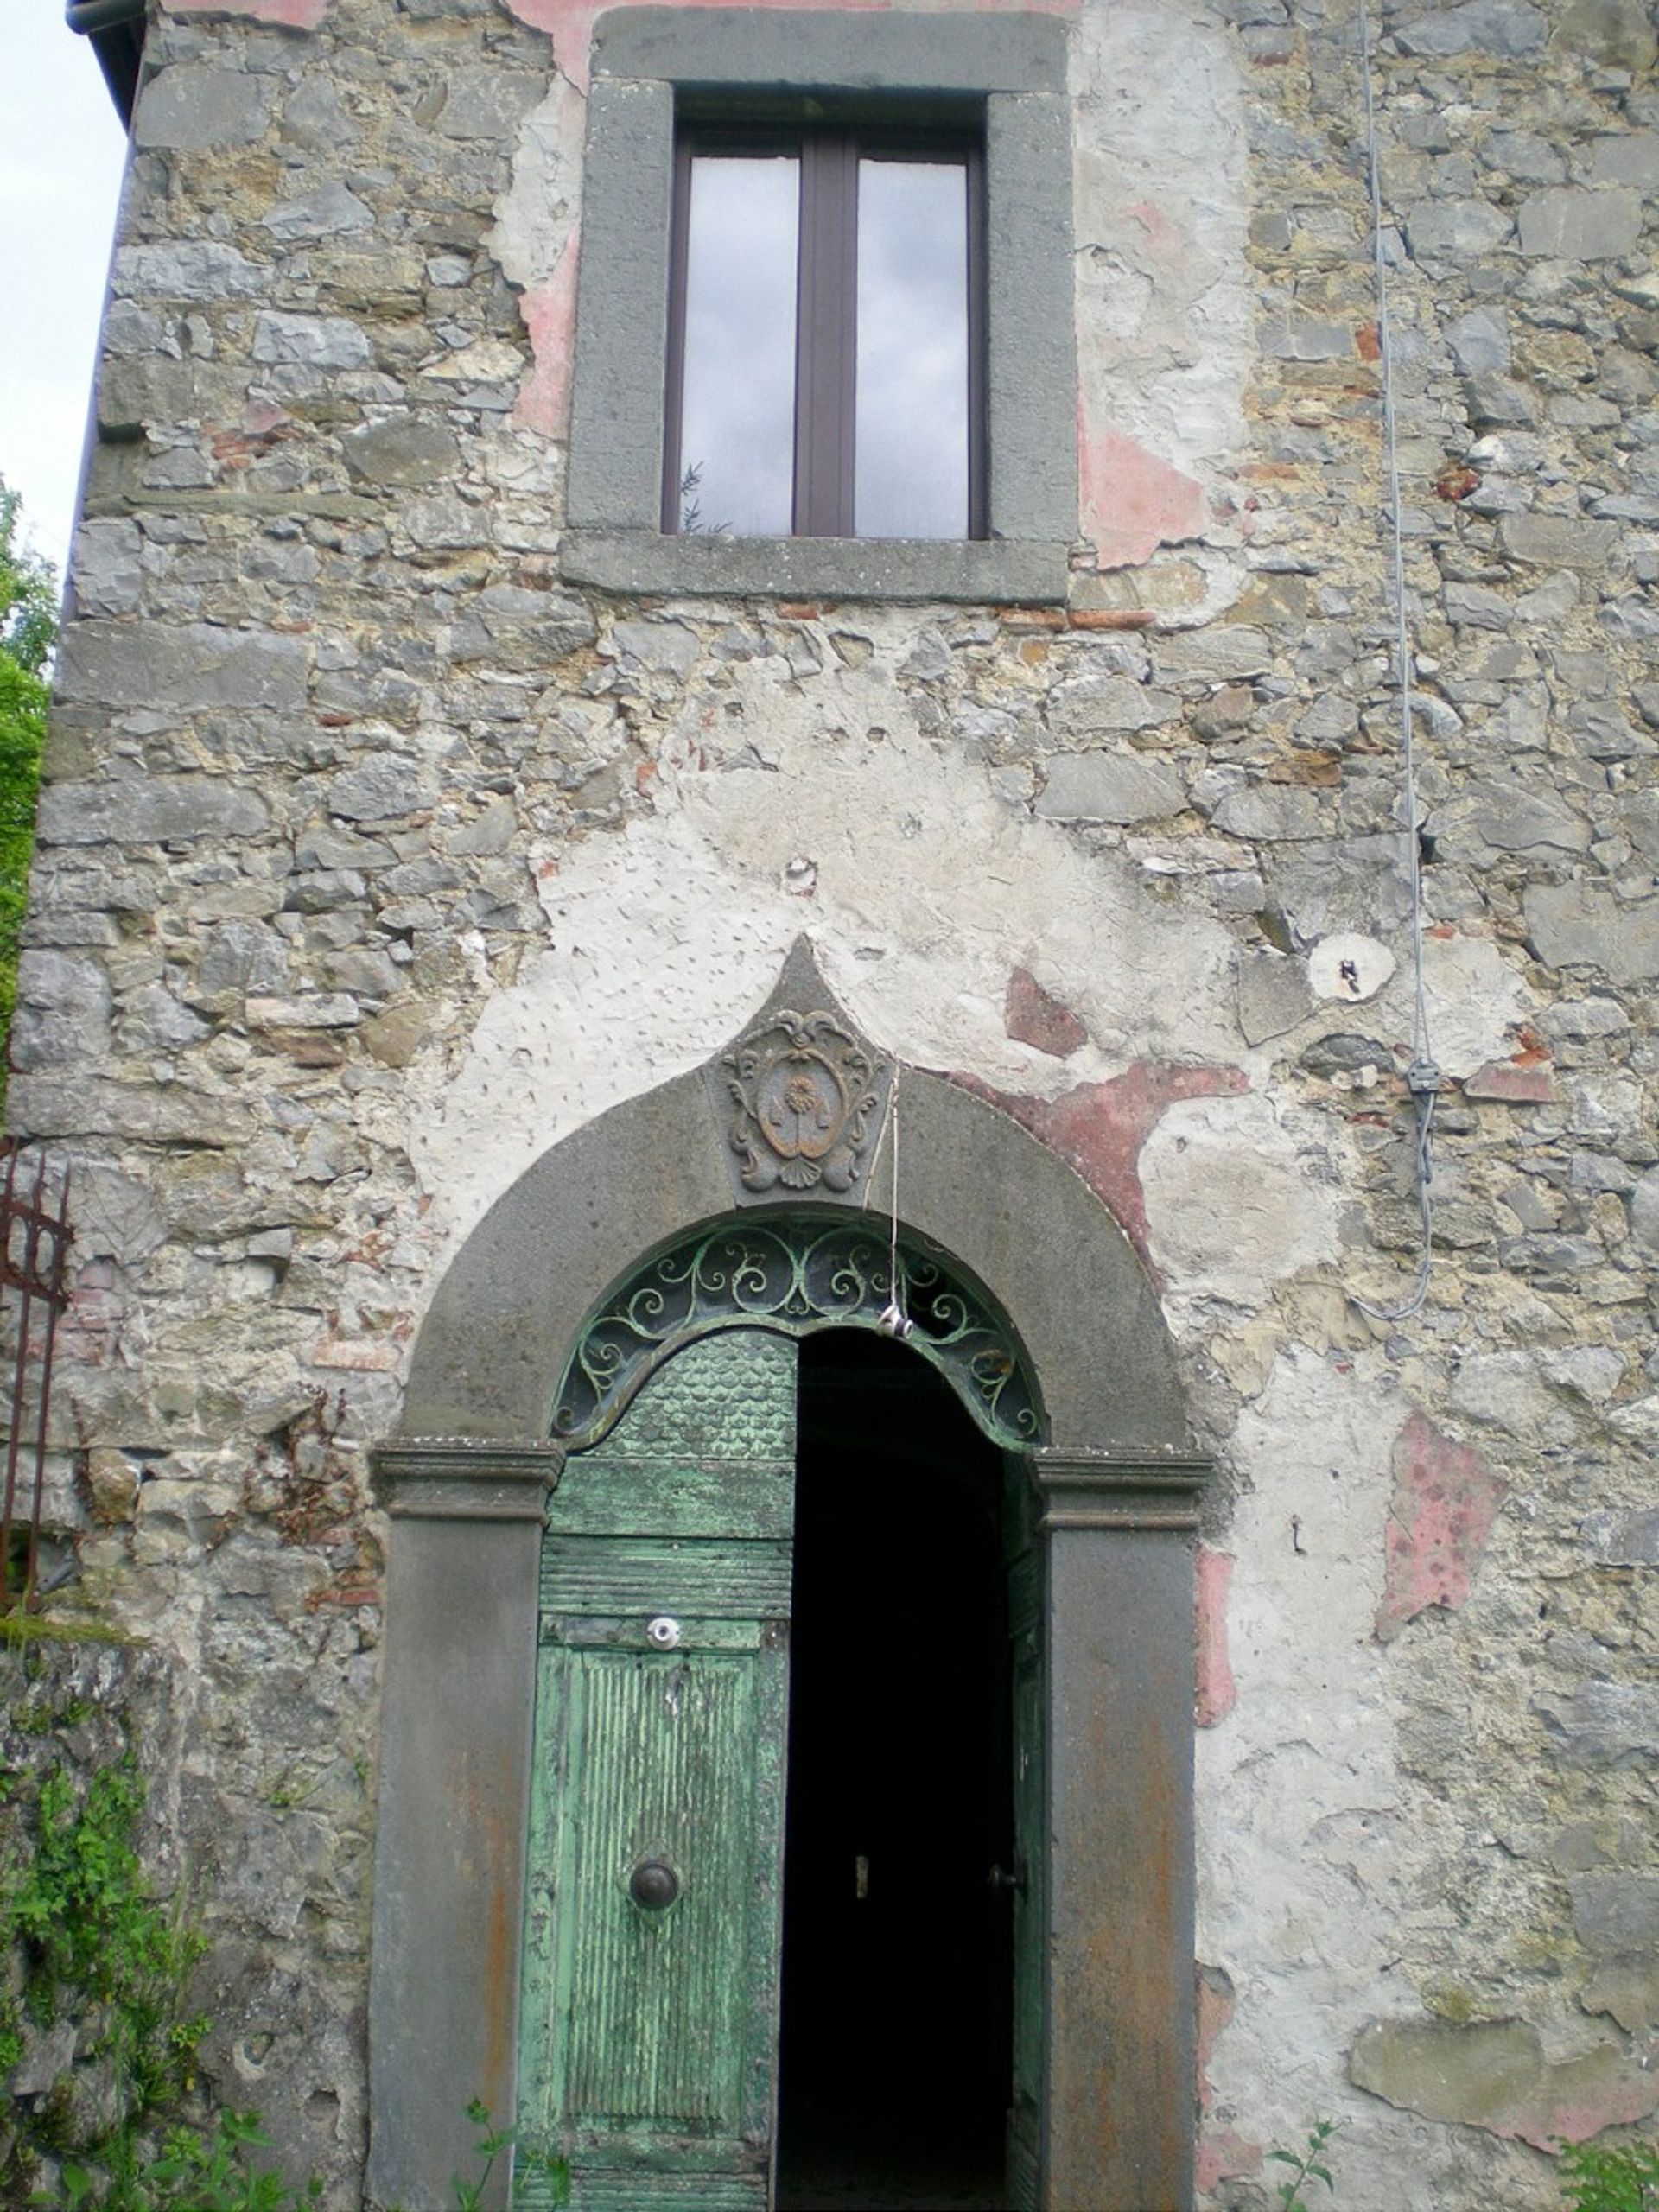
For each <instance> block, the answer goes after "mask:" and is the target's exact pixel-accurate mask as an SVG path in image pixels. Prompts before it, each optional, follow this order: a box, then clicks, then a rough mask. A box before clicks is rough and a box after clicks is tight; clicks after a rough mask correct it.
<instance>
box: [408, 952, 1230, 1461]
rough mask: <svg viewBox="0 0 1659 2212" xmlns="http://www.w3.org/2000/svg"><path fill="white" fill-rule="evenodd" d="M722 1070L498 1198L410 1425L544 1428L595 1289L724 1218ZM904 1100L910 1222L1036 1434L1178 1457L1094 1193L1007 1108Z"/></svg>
mask: <svg viewBox="0 0 1659 2212" xmlns="http://www.w3.org/2000/svg"><path fill="white" fill-rule="evenodd" d="M804 964H805V963H804V960H803V958H802V956H801V954H800V953H798V954H797V955H795V956H792V957H791V963H790V967H789V968H787V969H785V976H784V979H783V982H782V984H781V985H780V995H787V996H790V997H792V998H794V999H795V1000H797V1001H806V998H807V990H808V989H809V988H815V989H816V991H817V993H818V994H820V995H821V996H820V998H819V999H818V1001H817V1002H818V1003H820V1004H822V1003H823V1002H824V1001H828V993H827V990H826V989H825V987H824V986H823V983H822V982H818V981H816V971H815V970H813V971H811V974H810V976H803V975H801V974H800V973H799V969H800V968H801V967H802V966H803V965H804ZM791 970H794V971H795V972H793V973H791ZM804 986H805V988H803V987H804ZM777 996H778V995H774V1002H776V998H777ZM829 1003H831V1004H833V1001H829ZM716 1065H718V1061H717V1060H716V1061H715V1062H711V1063H710V1064H709V1069H698V1070H696V1071H693V1072H692V1073H690V1074H688V1075H683V1076H680V1077H676V1078H675V1079H674V1080H673V1081H671V1082H670V1083H665V1084H662V1085H661V1086H660V1087H659V1088H658V1089H657V1090H651V1091H647V1092H645V1093H644V1094H643V1095H642V1096H638V1097H634V1098H629V1099H626V1100H624V1101H623V1102H622V1103H621V1104H620V1105H617V1106H613V1107H612V1108H611V1109H610V1110H609V1111H608V1112H607V1113H604V1114H601V1115H600V1116H597V1117H596V1118H595V1119H594V1121H592V1122H588V1123H587V1124H586V1126H585V1127H583V1128H580V1129H577V1130H575V1132H574V1133H573V1134H572V1135H569V1136H568V1137H566V1138H564V1139H563V1140H562V1141H560V1142H559V1143H557V1144H556V1145H553V1146H551V1147H550V1148H549V1150H548V1151H546V1152H545V1153H543V1154H542V1156H541V1158H540V1159H539V1160H536V1161H535V1162H534V1163H533V1164H532V1165H531V1166H530V1167H528V1168H526V1169H525V1171H524V1173H523V1174H522V1175H521V1176H520V1177H519V1178H518V1181H517V1182H516V1183H514V1184H513V1185H512V1188H511V1189H510V1190H508V1191H507V1192H505V1193H504V1194H503V1195H502V1196H501V1197H500V1198H498V1199H497V1200H496V1202H495V1204H494V1205H493V1206H492V1207H491V1208H490V1210H489V1211H488V1212H487V1213H486V1215H485V1216H484V1217H483V1218H482V1220H481V1221H480V1223H479V1224H478V1225H477V1227H476V1228H475V1229H474V1230H473V1232H472V1234H471V1236H468V1238H467V1242H466V1243H465V1244H463V1245H462V1247H461V1250H460V1251H459V1252H458V1253H457V1254H456V1255H455V1257H454V1260H453V1261H452V1262H451V1263H450V1265H449V1268H448V1271H447V1272H446V1274H445V1276H444V1279H443V1281H442V1283H441V1284H440V1286H439V1288H438V1293H437V1295H436V1297H435V1299H434V1300H433V1303H432V1306H431V1307H430V1309H429V1312H428V1314H427V1317H426V1319H425V1322H424V1324H423V1327H422V1330H421V1332H420V1336H419V1338H418V1339H417V1341H416V1347H415V1353H414V1357H413V1360H412V1362H411V1364H410V1376H409V1383H408V1389H407V1392H406V1395H405V1398H404V1418H403V1421H402V1423H401V1427H402V1430H403V1433H404V1434H405V1435H410V1436H469V1437H480V1438H499V1439H500V1440H503V1441H505V1440H523V1439H528V1438H532V1437H537V1438H544V1437H547V1436H550V1435H551V1433H552V1431H553V1416H554V1406H555V1399H556V1395H557V1391H558V1386H559V1383H560V1381H561V1379H562V1377H563V1372H564V1368H565V1364H566V1362H567V1361H568V1360H569V1356H570V1352H571V1350H572V1348H573V1346H574V1345H575V1341H576V1338H577V1336H578V1334H579V1333H580V1332H581V1330H582V1326H583V1325H584V1324H585V1322H586V1321H587V1319H588V1316H589V1315H590V1314H591V1313H594V1311H595V1310H596V1309H597V1307H598V1306H599V1304H600V1301H601V1300H602V1299H603V1297H604V1296H605V1294H606V1292H607V1290H608V1289H609V1288H610V1287H612V1286H613V1284H615V1283H617V1282H620V1281H622V1280H623V1279H624V1278H626V1276H627V1275H628V1274H630V1273H631V1272H632V1270H633V1269H634V1268H637V1267H638V1266H639V1263H640V1262H641V1261H642V1260H643V1259H645V1258H646V1257H648V1256H649V1255H652V1254H654V1253H657V1252H659V1251H661V1250H663V1249H666V1248H667V1247H668V1246H669V1245H671V1244H672V1243H676V1242H677V1241H678V1240H679V1239H680V1238H681V1237H683V1236H685V1235H686V1234H687V1233H688V1231H690V1230H695V1229H696V1228H697V1227H698V1226H699V1225H700V1224H707V1223H711V1222H714V1221H716V1220H718V1219H719V1218H721V1217H722V1216H724V1215H726V1214H728V1213H729V1212H731V1211H733V1206H734V1178H733V1173H732V1154H731V1146H730V1141H729V1138H728V1135H726V1134H725V1132H724V1131H723V1129H722V1127H721V1122H720V1120H719V1119H718V1117H717V1116H716V1115H715V1113H714V1112H713V1111H711V1110H710V1096H709V1094H710V1070H712V1069H713V1068H715V1066H716ZM902 1102H903V1103H902V1110H903V1116H904V1146H903V1154H902V1160H901V1168H900V1177H899V1186H900V1188H899V1212H900V1216H901V1218H902V1220H903V1222H904V1224H905V1226H906V1230H907V1231H908V1233H909V1234H911V1235H912V1236H915V1237H916V1238H918V1240H919V1241H920V1242H922V1243H925V1244H927V1245H930V1246H931V1247H932V1248H933V1249H934V1250H936V1251H938V1252H939V1253H940V1254H942V1255H945V1256H946V1257H947V1258H948V1260H949V1261H950V1262H952V1263H953V1264H954V1265H955V1266H956V1267H957V1268H960V1269H961V1270H962V1271H963V1273H964V1274H966V1275H967V1276H968V1277H969V1279H971V1280H972V1281H975V1282H976V1283H978V1284H980V1285H982V1287H983V1288H984V1289H985V1291H986V1292H987V1293H988V1295H989V1297H990V1298H991V1299H992V1300H994V1301H995V1305H996V1306H997V1307H998V1308H999V1309H1000V1311H1001V1313H1003V1314H1004V1315H1006V1317H1007V1320H1008V1323H1009V1325H1011V1327H1012V1329H1013V1330H1014V1334H1015V1336H1016V1337H1017V1338H1018V1340H1019V1342H1020V1344H1021V1345H1022V1346H1023V1347H1024V1350H1025V1352H1026V1355H1027V1358H1028V1359H1029V1361H1030V1363H1031V1368H1032V1371H1033V1376H1035V1378H1036V1381H1037V1385H1038V1388H1039V1390H1040V1392H1041V1395H1042V1402H1043V1406H1044V1408H1045V1414H1046V1434H1045V1437H1044V1441H1046V1442H1047V1443H1050V1444H1053V1445H1058V1446H1084V1447H1085V1448H1087V1449H1090V1450H1092V1451H1121V1452H1183V1451H1185V1449H1186V1421H1185V1409H1184V1406H1183V1402H1182V1394H1181V1388H1180V1383H1179V1376H1178V1373H1177V1370H1176V1365H1175V1358H1174V1353H1173V1348H1172V1346H1171V1344H1170V1340H1169V1336H1168V1332H1167V1331H1166V1327H1165V1325H1164V1319H1163V1315H1162V1313H1161V1312H1160V1308H1159V1305H1158V1300H1157V1297H1156V1294H1155V1293H1154V1290H1153V1287H1152V1285H1151V1283H1150V1281H1148V1279H1147V1274H1146V1270H1145V1269H1144V1268H1143V1267H1142V1265H1141V1261H1140V1259H1139V1258H1138V1256H1137V1255H1136V1254H1135V1249H1134V1248H1133V1247H1132V1246H1131V1244H1130V1243H1129V1241H1128V1237H1127V1236H1125V1235H1124V1233H1123V1231H1122V1229H1120V1228H1119V1226H1118V1224H1117V1223H1116V1221H1115V1220H1114V1219H1113V1217H1112V1216H1111V1215H1110V1214H1109V1212H1108V1211H1107V1210H1106V1208H1105V1207H1104V1206H1103V1205H1102V1204H1101V1202H1100V1200H1099V1199H1098V1198H1096V1196H1095V1194H1094V1192H1092V1191H1091V1190H1090V1188H1089V1187H1088V1185H1086V1184H1085V1183H1084V1181H1083V1179H1082V1178H1081V1177H1080V1176H1079V1175H1077V1173H1076V1171H1075V1170H1074V1169H1072V1168H1071V1167H1070V1166H1067V1165H1066V1164H1065V1161H1063V1160H1060V1159H1058V1157H1057V1156H1056V1154H1053V1153H1052V1152H1050V1151H1049V1150H1048V1148H1047V1147H1046V1146H1044V1145H1042V1144H1040V1143H1039V1142H1038V1141H1037V1140H1036V1138H1034V1137H1033V1136H1032V1135H1029V1134H1028V1133H1027V1131H1026V1130H1025V1129H1023V1128H1020V1125H1019V1123H1018V1122H1015V1121H1014V1120H1013V1119H1012V1117H1011V1116H1008V1115H1007V1114H1005V1113H1003V1112H1002V1111H1001V1109H1000V1108H998V1107H996V1106H994V1105H992V1104H990V1103H988V1101H987V1100H985V1099H983V1098H982V1097H979V1096H976V1094H975V1093H974V1092H972V1091H970V1090H966V1089H964V1088H963V1086H961V1085H960V1084H956V1083H953V1082H952V1081H951V1080H950V1078H949V1077H944V1076H939V1075H935V1074H932V1073H931V1072H930V1071H927V1070H926V1069H922V1068H909V1067H906V1068H905V1069H903V1071H902ZM869 1181H870V1187H869V1192H868V1208H869V1210H870V1211H872V1212H874V1213H875V1214H876V1215H878V1216H879V1217H880V1218H881V1219H883V1220H885V1219H886V1217H887V1209H888V1207H889V1206H890V1205H891V1203H892V1196H893V1186H892V1165H891V1150H890V1148H889V1149H887V1150H883V1151H882V1152H881V1153H880V1155H879V1157H878V1158H877V1159H876V1160H875V1163H874V1168H873V1170H872V1172H871V1174H870V1179H869ZM736 1195H737V1196H738V1197H739V1198H742V1197H743V1196H744V1194H743V1193H742V1192H738V1193H737V1194H736ZM865 1204H866V1199H865V1195H864V1189H863V1187H862V1185H857V1186H855V1188H854V1190H853V1192H851V1193H850V1194H844V1193H843V1194H832V1193H828V1192H815V1193H812V1194H810V1195H809V1196H806V1197H804V1201H803V1210H806V1211H820V1210H821V1211H823V1214H824V1216H825V1217H826V1218H829V1217H832V1216H833V1215H835V1214H836V1213H844V1212H846V1211H849V1210H859V1209H861V1208H862V1207H863V1206H864V1205H865Z"/></svg>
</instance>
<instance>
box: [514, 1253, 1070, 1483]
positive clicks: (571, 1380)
mask: <svg viewBox="0 0 1659 2212" xmlns="http://www.w3.org/2000/svg"><path fill="white" fill-rule="evenodd" d="M899 1277H900V1281H899V1283H898V1284H897V1285H895V1283H894V1281H893V1268H892V1265H891V1262H890V1257H889V1253H888V1248H887V1238H886V1236H883V1235H881V1234H880V1233H878V1232H877V1231H876V1230H874V1228H873V1227H872V1226H871V1225H869V1224H865V1223H857V1222H854V1223H849V1222H846V1221H840V1222H836V1223H835V1224H832V1225H830V1226H828V1227H826V1226H823V1225H822V1224H816V1223H815V1224H804V1223H797V1222H791V1221H766V1222H758V1221H742V1222H738V1223H734V1224H728V1225H726V1226H723V1227H721V1228H720V1229H716V1230H709V1231H708V1232H706V1233H705V1234H703V1235H702V1236H697V1237H694V1238H691V1239H689V1240H688V1241H687V1242H686V1243H683V1244H678V1245H676V1246H675V1247H674V1248H673V1249H672V1250H671V1251H668V1252H665V1253H663V1254H662V1255H660V1256H659V1257H658V1258H657V1259H655V1260H652V1262H649V1263H648V1264H647V1265H646V1266H645V1268H641V1269H640V1271H639V1274H636V1275H634V1276H633V1277H632V1279H631V1280H630V1281H627V1282H626V1283H625V1284H624V1285H623V1286H622V1287H621V1288H620V1290H619V1291H617V1293H616V1294H614V1296H613V1297H612V1298H611V1299H610V1300H608V1301H607V1304H606V1306H605V1307H604V1309H603V1311H602V1312H601V1313H599V1314H598V1315H597V1316H596V1317H595V1318H594V1319H593V1320H592V1321H591V1322H589V1324H588V1326H587V1328H586V1329H585V1330H584V1331H583V1332H582V1338H581V1340H580V1342H579V1343H578V1344H577V1346H576V1349H575V1352H574V1354H573V1355H572V1357H571V1360H570V1364H569V1367H568V1369H567V1370H566V1371H565V1376H564V1381H563V1386H562V1388H561V1389H560V1392H559V1400H558V1409H557V1412H556V1414H555V1415H554V1421H553V1433H554V1435H555V1436H556V1437H557V1438H559V1439H560V1440H563V1442H565V1443H567V1444H569V1445H570V1446H582V1445H584V1444H592V1443H595V1442H597V1440H598V1439H599V1438H600V1437H601V1436H602V1435H603V1434H604V1433H605V1432H606V1430H607V1429H608V1428H609V1427H611V1425H612V1423H613V1421H615V1420H616V1419H617V1418H618V1416H619V1415H620V1413H621V1412H622V1410H623V1408H625V1407H626V1404H627V1402H628V1401H629V1400H630V1399H631V1398H632V1396H633V1395H634V1392H635V1391H636V1390H637V1389H639V1385H640V1384H641V1383H643V1382H644V1381H645V1377H646V1376H647V1375H649V1374H650V1373H651V1372H652V1369H653V1368H655V1367H656V1366H657V1365H658V1363H660V1362H661V1361H662V1360H663V1359H664V1358H666V1357H668V1355H669V1354H670V1353H671V1352H672V1351H677V1350H678V1348H679V1347H680V1345H682V1344H689V1343H690V1342H691V1341H692V1340H693V1339H694V1338H698V1337H704V1336H709V1335H710V1334H712V1333H713V1332H715V1330H719V1329H733V1328H745V1327H756V1326H758V1327H761V1328H768V1329H779V1330H782V1331H784V1332H786V1333H787V1334H789V1335H791V1336H807V1335H810V1333H811V1332H813V1331H815V1330H817V1329H831V1328H866V1329H874V1328H875V1327H876V1325H877V1324H878V1323H879V1321H880V1319H881V1316H882V1314H883V1313H884V1312H885V1311H886V1310H887V1307H888V1306H890V1305H891V1304H892V1303H893V1300H894V1299H895V1297H897V1298H898V1299H899V1302H900V1303H901V1304H902V1305H903V1306H904V1308H905V1311H906V1313H907V1315H908V1317H909V1319H910V1320H911V1322H912V1324H913V1328H912V1333H911V1334H910V1336H909V1337H908V1338H906V1342H907V1343H908V1344H910V1346H911V1348H912V1350H913V1351H917V1352H919V1353H920V1355H921V1356H922V1357H923V1358H924V1359H925V1360H927V1361H928V1362H929V1363H931V1365H932V1366H934V1367H936V1368H938V1370H939V1372H940V1373H941V1374H942V1375H943V1376H944V1377H945V1378H946V1380H947V1381H948V1382H949V1383H950V1384H951V1385H952V1387H953V1388H954V1389H955V1390H956V1391H957V1395H958V1396H959V1397H960V1398H961V1399H962V1400H963V1403H964V1404H965V1405H966V1406H967V1408H968V1410H969V1413H970V1414H972V1415H973V1417H974V1419H975V1421H976V1422H977V1423H978V1424H979V1426H980V1427H981V1428H982V1429H983V1430H984V1432H985V1433H986V1434H987V1435H988V1436H989V1437H990V1438H991V1439H992V1440H994V1441H995V1442H996V1443H999V1444H1002V1445H1007V1446H1013V1445H1025V1444H1030V1443H1032V1442H1033V1441H1034V1440H1035V1439H1036V1436H1037V1433H1038V1416H1037V1408H1036V1401H1035V1395H1034V1393H1033V1389H1032V1387H1031V1382H1030V1378H1029V1377H1028V1376H1027V1373H1026V1371H1025V1369H1024V1367H1023V1365H1022V1363H1021V1362H1020V1357H1019V1353H1018V1351H1017V1350H1016V1349H1015V1347H1014V1343H1013V1341H1012V1339H1011V1338H1010V1337H1009V1334H1008V1332H1007V1328H1006V1327H1005V1326H1004V1325H1003V1324H1002V1323H1001V1321H1000V1320H999V1319H997V1317H996V1316H995V1314H994V1313H992V1312H991V1310H990V1308H989V1306H988V1305H987V1303H986V1302H985V1300H983V1299H982V1298H981V1297H979V1296H978V1295H977V1294H976V1293H975V1292H974V1291H972V1290H971V1289H970V1288H969V1287H968V1286H967V1285H966V1284H964V1283H963V1282H962V1281H960V1280H959V1279H958V1278H957V1277H956V1276H955V1275H953V1274H951V1273H950V1271H949V1269H948V1268H946V1266H945V1265H944V1262H941V1261H940V1260H938V1259H936V1258H935V1257H934V1256H933V1255H931V1254H930V1253H928V1252H925V1251H924V1250H923V1249H921V1247H920V1246H918V1245H916V1244H912V1243H910V1242H909V1241H908V1240H907V1239H906V1238H904V1237H900V1239H899Z"/></svg>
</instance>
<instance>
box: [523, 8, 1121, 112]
mask: <svg viewBox="0 0 1659 2212" xmlns="http://www.w3.org/2000/svg"><path fill="white" fill-rule="evenodd" d="M619 4H620V0H507V5H508V6H509V7H510V8H511V9H512V12H513V14H514V15H515V16H518V20H519V22H521V23H528V24H529V25H530V27H531V29H532V30H537V31H545V32H546V33H547V34H548V35H549V37H550V38H551V40H552V41H553V58H554V60H555V61H556V62H557V64H558V66H559V67H560V68H561V69H562V70H563V72H564V74H565V75H566V76H567V77H568V78H569V79H570V82H571V83H572V84H573V85H575V86H576V88H577V89H578V91H581V92H586V91H587V89H588V64H589V58H590V54H591V51H592V47H593V37H594V24H595V23H596V22H598V20H599V18H600V17H601V16H602V15H604V14H606V13H607V11H608V10H609V9H611V8H613V7H615V6H617V5H619ZM681 4H682V5H683V6H694V7H696V6H701V7H717V6H720V5H722V4H723V0H681ZM750 4H751V5H752V6H754V7H760V8H814V7H821V6H822V5H823V0H750ZM888 4H889V0H842V5H843V6H844V7H849V8H857V9H864V10H885V9H886V8H887V6H888ZM1080 4H1081V0H973V4H972V5H971V6H970V7H969V8H968V9H966V10H964V12H965V13H968V14H972V15H997V14H1000V13H1001V12H1002V11H1003V10H1005V9H1006V10H1009V11H1010V12H1012V11H1013V10H1015V9H1016V8H1021V7H1025V6H1027V5H1034V6H1035V7H1036V8H1037V9H1038V10H1040V12H1042V13H1043V14H1045V15H1051V16H1075V15H1076V14H1077V9H1078V7H1079V5H1080Z"/></svg>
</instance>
